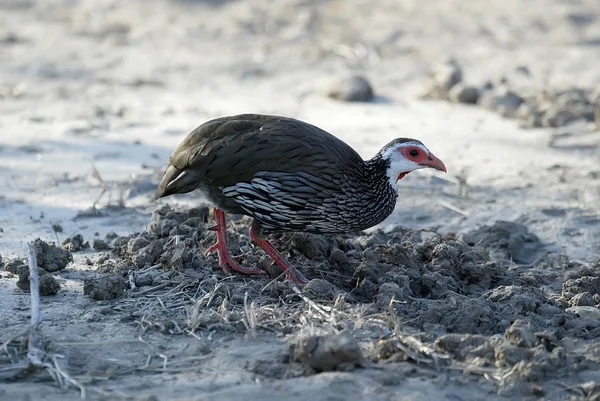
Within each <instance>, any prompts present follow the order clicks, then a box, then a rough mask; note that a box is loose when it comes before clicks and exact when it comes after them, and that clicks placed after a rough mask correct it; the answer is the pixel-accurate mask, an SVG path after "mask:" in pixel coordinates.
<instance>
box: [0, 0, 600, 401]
mask: <svg viewBox="0 0 600 401" xmlns="http://www.w3.org/2000/svg"><path fill="white" fill-rule="evenodd" d="M599 44H600V5H598V3H597V1H596V0H579V1H564V0H560V1H559V0H532V1H524V0H521V1H518V0H509V1H505V2H469V1H464V0H444V1H432V2H430V3H427V4H425V3H424V2H423V1H413V0H402V1H393V0H384V1H378V2H376V3H374V2H371V1H367V0H353V1H345V2H342V1H324V2H318V1H301V0H293V1H287V2H283V1H275V0H272V1H268V0H257V1H248V2H243V1H218V0H213V1H192V0H189V1H183V0H182V1H166V0H164V1H159V0H146V1H143V2H142V1H136V2H133V1H132V2H119V1H115V0H101V1H91V0H84V1H78V2H74V1H67V0H51V1H43V2H42V1H38V2H35V1H26V0H5V1H2V2H0V188H2V189H1V190H0V254H1V256H2V259H3V261H4V262H5V263H6V262H9V261H12V260H14V259H24V258H25V257H26V252H25V245H26V243H27V242H28V241H32V240H34V239H36V238H40V239H42V240H43V241H46V242H51V241H54V242H59V243H62V242H63V241H64V240H65V239H67V238H68V237H70V236H71V235H74V234H82V235H83V238H84V240H85V241H89V242H90V244H93V242H94V239H105V238H106V235H107V234H109V233H112V232H114V233H116V238H115V236H112V235H110V236H109V237H110V238H109V239H108V240H107V242H108V243H109V245H110V247H112V251H94V250H92V249H84V250H81V251H77V252H74V253H73V257H74V260H73V262H72V263H70V264H68V266H67V267H66V269H64V270H62V268H61V270H60V271H57V272H54V273H52V274H54V275H55V276H56V278H57V280H58V282H59V283H60V285H61V289H60V291H59V292H58V294H57V295H55V296H50V297H43V299H42V318H43V326H42V330H43V332H44V335H45V336H46V337H47V339H48V340H49V341H50V343H49V344H50V345H48V350H49V355H50V354H52V353H55V354H61V355H64V356H65V357H66V358H65V359H64V362H62V363H63V364H64V366H65V369H67V370H68V371H69V372H71V373H70V374H71V375H72V377H73V378H75V379H76V381H78V382H80V383H81V384H82V386H84V387H85V388H86V390H87V398H89V399H111V400H113V399H139V400H142V399H143V400H151V399H158V400H191V399H195V400H200V399H202V400H204V399H206V400H237V399H244V400H259V399H267V400H269V399H289V400H301V399H302V400H304V399H309V398H314V399H327V400H338V399H339V400H342V399H366V400H388V399H389V400H392V399H393V400H400V399H402V400H431V399H449V400H450V399H453V400H475V399H523V398H527V397H530V398H532V399H534V398H542V399H544V398H545V399H569V397H582V399H583V398H585V397H590V398H591V397H594V396H595V397H598V396H599V395H598V394H600V390H599V388H600V375H599V374H598V373H597V372H598V371H599V369H600V366H599V364H600V340H598V338H600V318H598V314H597V310H598V307H597V306H598V305H599V304H600V281H598V280H600V279H599V278H598V277H599V276H600V271H599V270H600V267H599V265H598V263H597V262H594V261H595V259H596V258H598V256H600V153H599V150H598V146H599V144H600V136H599V135H598V132H595V131H594V123H593V122H590V121H587V122H586V121H575V122H573V123H570V124H564V125H562V126H559V127H554V128H552V127H541V128H534V129H526V128H523V127H522V124H520V123H519V121H517V120H516V119H514V118H505V117H503V116H502V115H500V114H502V113H496V112H492V111H490V110H486V108H485V107H477V106H470V105H464V104H457V103H453V102H447V101H444V100H431V99H423V98H422V95H423V93H425V91H426V88H427V87H428V85H429V79H430V74H431V72H432V71H436V68H439V67H438V66H439V65H440V64H441V63H443V62H445V61H447V60H448V59H449V58H450V57H452V58H454V59H455V60H456V61H457V62H458V63H459V64H460V66H461V67H462V73H463V80H464V81H466V82H468V83H469V84H470V85H475V86H477V87H483V85H484V84H485V83H486V82H488V81H490V82H492V83H493V84H494V85H496V86H497V85H498V82H501V81H502V78H503V77H506V79H507V80H508V83H509V85H510V87H511V88H512V89H514V90H516V91H518V92H519V93H522V94H523V96H531V97H532V98H536V99H538V98H543V97H544V96H545V95H544V94H545V93H547V92H548V91H550V92H552V91H558V90H565V89H570V88H582V89H584V90H589V92H590V95H589V98H591V99H592V101H594V99H599V98H600V92H598V91H597V87H598V84H599V83H600V69H599V68H598V60H599V59H600V46H599ZM525 70H526V71H527V73H526V74H523V73H522V72H523V71H525ZM350 72H352V73H360V74H363V75H365V76H366V77H368V79H369V80H370V82H371V83H372V85H373V87H374V89H375V92H376V95H377V97H376V99H375V101H373V102H367V103H364V102H352V103H350V102H343V101H338V100H334V99H330V98H328V97H327V96H326V95H325V93H326V91H327V87H328V85H330V84H331V82H334V81H335V80H336V79H337V78H339V77H341V76H344V75H346V74H348V73H350ZM540 102H541V100H540ZM565 107H566V106H565ZM243 112H255V113H273V114H280V115H287V116H291V117H295V118H300V119H303V120H306V121H308V122H311V123H313V124H315V125H318V126H320V127H321V128H323V129H326V130H327V131H329V132H331V133H333V134H335V135H337V136H338V137H340V138H342V139H343V140H345V141H346V142H347V143H349V144H350V145H351V146H353V147H354V148H355V149H356V150H357V151H358V152H359V153H360V154H361V155H363V156H364V157H365V158H367V157H370V156H372V155H373V154H374V153H375V152H377V150H379V148H380V147H381V146H382V145H384V144H385V143H387V142H388V141H389V140H391V139H393V138H395V137H398V136H410V137H416V138H418V139H420V140H422V141H423V142H424V143H425V144H426V145H427V146H428V147H429V148H430V149H431V150H432V151H433V152H435V154H436V155H437V156H438V157H440V158H441V159H442V160H444V162H445V163H446V165H447V166H448V169H449V174H448V176H445V177H441V176H440V175H438V174H437V173H435V172H429V171H424V172H418V173H415V174H412V175H410V176H408V177H407V178H405V179H404V180H403V181H402V185H401V187H402V193H401V195H400V197H399V201H398V205H397V208H396V211H395V212H394V214H393V215H392V216H391V217H390V218H389V219H388V220H386V222H385V223H384V224H383V225H382V227H379V228H382V229H385V230H386V232H385V233H382V232H379V233H377V232H375V233H367V234H363V235H361V236H358V237H352V236H350V237H344V238H342V239H339V238H338V239H322V238H318V237H305V236H299V237H298V236H296V237H292V238H287V237H283V238H279V237H278V238H277V239H276V241H277V242H278V246H279V247H280V248H282V249H284V251H285V252H287V254H288V255H290V257H291V259H292V260H293V261H294V263H296V264H297V265H298V267H299V268H300V269H301V270H302V271H304V272H306V273H307V276H308V277H309V278H315V279H317V281H315V283H316V284H311V286H312V287H311V289H312V290H311V289H309V290H311V291H312V292H311V291H309V290H302V291H300V292H301V294H302V296H300V295H299V294H298V293H297V292H295V290H294V288H293V286H289V285H288V284H286V283H280V282H278V281H276V282H272V281H271V279H267V278H257V279H256V280H254V279H248V278H245V277H239V276H236V277H234V278H226V277H224V276H223V275H222V274H221V272H220V271H219V269H218V266H217V265H216V261H215V259H214V257H213V256H210V257H207V258H205V257H203V256H202V252H201V250H202V247H206V246H208V245H210V240H211V239H212V237H211V235H212V234H210V233H208V232H206V231H205V230H204V228H203V227H204V226H203V225H204V224H205V222H206V221H207V218H208V216H206V215H205V214H204V212H202V213H199V214H197V215H193V214H186V213H189V212H187V211H186V210H187V209H188V208H190V207H195V206H197V205H199V204H200V203H201V199H198V197H197V196H184V197H180V198H178V199H174V198H173V199H167V200H163V201H160V202H151V200H150V193H151V192H152V191H153V189H154V187H155V185H156V183H157V179H158V177H159V175H160V172H161V170H162V169H163V168H164V166H165V163H166V161H167V158H168V156H169V154H170V153H171V151H172V149H173V148H174V147H175V146H176V145H177V144H178V143H179V141H180V140H181V139H182V138H183V137H184V136H185V135H186V134H187V133H188V132H189V131H190V130H191V129H193V128H195V127H196V126H198V125H199V124H201V123H203V122H204V121H206V120H208V119H210V118H214V117H218V116H222V115H229V114H237V113H243ZM460 182H463V183H465V182H466V184H461V185H459V183H460ZM465 188H467V189H468V195H465V194H464V192H463V193H461V189H462V190H464V189H465ZM167 203H168V204H170V205H171V206H173V207H174V208H176V210H178V212H177V213H179V214H177V215H176V216H175V215H171V216H170V217H165V213H168V212H165V210H164V209H159V211H158V212H157V211H155V209H156V208H157V207H159V206H161V205H164V204H167ZM177 207H179V208H180V209H177ZM153 211H154V212H155V213H154V215H153V216H151V215H152V212H153ZM173 216H175V217H173ZM198 216H200V217H198ZM188 218H196V219H197V220H194V221H195V223H196V224H197V225H198V227H199V228H197V227H192V228H190V224H191V223H189V221H188V222H187V223H189V224H186V220H187V219H188ZM161 219H162V220H165V221H166V220H170V221H168V222H166V223H165V221H162V220H161ZM198 219H200V220H198ZM497 221H510V222H513V223H515V224H513V225H510V224H509V225H506V223H496V222H497ZM246 224H247V221H245V220H241V221H239V222H237V223H236V230H238V231H239V232H240V233H242V232H243V229H245V228H246V226H245V225H246ZM53 225H60V227H61V230H59V232H55V230H54V229H53ZM486 226H487V227H488V228H485V227H486ZM164 227H167V228H168V229H164ZM482 227H484V228H482ZM163 229H164V230H163ZM422 229H426V230H429V231H427V232H428V233H429V234H428V235H425V234H423V233H422V232H421V231H420V230H422ZM161 230H162V231H161ZM165 230H166V231H165ZM171 230H175V231H171ZM194 230H197V231H194ZM411 230H413V231H411ZM191 232H195V233H196V234H195V236H192V237H190V238H188V239H186V241H184V242H183V245H181V244H178V246H179V248H177V249H180V250H181V252H183V254H185V255H187V256H186V257H183V256H182V254H181V253H180V254H179V256H177V257H176V256H174V254H173V252H174V251H173V249H174V248H173V244H174V241H173V236H174V235H183V236H184V237H186V235H187V234H190V233H191ZM232 232H233V231H232ZM438 233H439V234H438ZM447 234H451V235H447ZM456 236H458V239H456ZM140 238H141V239H142V240H143V241H146V243H144V244H142V245H140V244H139V243H137V242H135V241H138V242H139V241H140ZM294 238H296V240H294ZM298 238H300V239H301V240H298ZM161 241H162V242H161ZM236 241H237V240H236ZM407 241H408V243H407ZM136 244H137V245H136ZM157 244H158V245H157ZM239 244H240V246H241V248H242V250H244V251H245V252H246V253H247V255H246V258H247V260H248V261H251V262H252V261H253V262H256V263H262V264H265V263H266V262H265V261H264V258H262V257H261V256H260V255H261V254H260V252H259V251H257V250H256V249H254V248H252V247H251V245H250V244H249V242H248V238H247V237H244V236H240V239H239ZM307 244H308V245H307ZM311 244H313V245H311ZM314 244H325V245H322V246H320V245H319V246H318V245H314ZM152 247H154V248H152ZM142 248H143V249H142ZM151 248H152V249H151ZM155 248H156V249H155ZM159 248H160V249H159ZM313 248H314V249H313ZM307 249H308V250H307ZM315 249H316V250H315ZM140 252H144V253H143V254H140ZM340 254H343V255H344V256H340ZM474 254H475V255H479V256H476V257H474V256H473V255H474ZM104 255H108V256H110V259H109V260H106V258H105V257H104ZM194 255H197V256H194ZM253 258H254V259H253ZM88 260H89V262H88ZM129 271H132V272H133V273H132V274H133V275H134V276H135V277H138V278H139V276H142V275H144V274H146V275H148V274H151V275H152V277H153V278H152V280H150V281H148V282H147V283H146V284H147V285H146V287H144V286H141V285H140V287H139V288H138V291H135V290H133V289H131V288H129V289H128V290H127V291H125V294H124V295H121V296H119V297H117V299H113V300H100V301H98V300H95V299H93V298H94V297H93V296H92V297H90V295H89V294H86V295H84V288H83V287H84V280H86V279H87V280H90V279H98V278H100V279H106V277H114V275H115V274H116V276H119V277H125V280H123V284H126V282H127V280H126V279H127V277H128V272H129ZM0 274H1V278H0V304H1V305H2V308H1V309H0V327H2V329H1V331H0V333H1V336H0V340H1V341H2V342H3V343H4V342H5V341H6V343H5V346H4V347H3V349H2V350H0V352H2V353H3V356H2V358H3V359H0V363H1V365H0V368H5V367H6V368H7V369H8V367H10V365H11V364H14V363H17V362H18V361H17V359H18V356H19V355H20V354H19V350H20V348H19V346H18V345H14V344H13V343H9V342H8V341H9V340H11V339H12V338H14V337H15V336H18V335H20V334H22V333H23V332H24V331H25V330H26V329H27V327H28V324H29V317H30V312H29V294H28V293H27V292H25V291H22V290H21V289H19V288H17V286H16V285H15V283H16V282H17V275H16V274H12V273H10V272H8V271H2V272H1V273H0ZM107 275H108V276H107ZM110 275H113V276H110ZM276 275H277V273H276V272H273V274H272V276H273V277H275V276H276ZM135 280H137V279H134V281H135ZM323 280H325V281H323ZM119 283H120V282H118V283H117V286H118V285H120V284H119ZM325 283H329V285H330V286H331V287H329V286H327V285H326V284H325ZM323 286H325V287H323ZM313 287H314V288H313ZM140 288H141V289H142V290H141V291H140V290H139V289H140ZM144 288H146V289H149V290H148V291H147V292H144V291H145V290H144ZM323 288H325V289H323ZM86 292H89V291H86ZM390 294H392V295H393V296H392V295H390ZM109 298H110V297H109ZM581 307H584V308H585V307H587V308H588V309H587V310H585V311H584V310H582V309H581ZM572 308H576V309H572ZM577 308H580V309H577ZM194 311H195V312H194ZM584 312H585V313H584ZM194 313H195V314H196V315H194ZM584 315H585V316H584ZM194 316H196V317H194ZM198 316H200V317H198ZM165 322H167V323H165ZM173 322H176V323H173ZM165 325H166V326H165ZM341 330H348V331H349V332H350V333H351V334H352V335H353V336H354V337H355V338H356V339H357V340H358V344H359V346H360V347H361V348H362V351H363V354H364V358H365V360H366V362H364V363H363V362H361V363H357V365H361V366H358V367H357V368H356V369H348V367H347V366H346V365H345V364H342V365H343V366H344V368H342V367H340V366H338V365H335V366H334V368H333V371H330V372H323V373H318V374H316V373H317V371H318V370H320V369H315V368H314V366H313V367H312V368H307V363H306V361H304V360H303V359H302V357H296V356H295V354H294V352H293V351H289V344H293V343H295V342H296V341H297V340H298V339H302V338H306V336H310V335H320V334H331V333H337V332H339V331H341ZM515 333H517V334H515ZM7 344H13V345H10V346H9V345H7ZM11 347H12V348H11ZM386 347H387V348H386ZM11 350H12V351H11ZM11 352H12V354H11ZM4 353H5V354H6V355H4ZM300 354H301V352H300ZM303 361H304V362H303ZM367 362H368V363H367ZM308 365H310V363H308ZM326 370H329V369H326ZM2 372H4V371H2ZM1 377H2V378H4V377H5V376H4V375H3V376H1ZM79 397H80V393H79V390H78V389H77V388H76V387H74V386H71V387H69V388H68V389H61V388H60V386H59V385H58V384H57V383H56V382H54V381H52V380H51V379H50V378H49V377H48V376H45V375H44V374H43V372H42V373H40V374H39V375H37V376H36V377H28V378H24V377H19V378H18V379H16V380H12V381H4V380H3V381H2V382H0V398H2V399H7V400H8V399H24V400H25V399H36V400H38V399H39V400H59V399H60V400H70V399H78V398H79ZM153 397H154V398H153Z"/></svg>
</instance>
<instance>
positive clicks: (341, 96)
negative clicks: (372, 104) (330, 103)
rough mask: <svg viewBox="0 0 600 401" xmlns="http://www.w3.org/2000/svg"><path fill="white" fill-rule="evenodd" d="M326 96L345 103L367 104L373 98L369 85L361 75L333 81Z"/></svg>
mask: <svg viewBox="0 0 600 401" xmlns="http://www.w3.org/2000/svg"><path fill="white" fill-rule="evenodd" d="M327 96H329V97H330V98H332V99H337V100H344V101H347V102H369V101H371V100H373V98H374V97H375V96H374V93H373V88H372V86H371V84H370V83H369V81H368V80H367V78H365V77H364V76H362V75H352V76H349V77H344V78H341V79H338V80H336V81H334V82H333V83H332V84H331V85H330V87H329V90H328V92H327Z"/></svg>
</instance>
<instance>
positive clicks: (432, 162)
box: [421, 153, 448, 173]
mask: <svg viewBox="0 0 600 401" xmlns="http://www.w3.org/2000/svg"><path fill="white" fill-rule="evenodd" d="M421 166H426V167H431V168H434V169H436V170H440V171H443V172H444V173H447V172H448V170H446V165H445V164H444V162H443V161H441V160H440V159H438V158H437V157H436V156H435V155H434V154H433V153H429V156H428V157H427V159H425V160H424V161H423V162H421Z"/></svg>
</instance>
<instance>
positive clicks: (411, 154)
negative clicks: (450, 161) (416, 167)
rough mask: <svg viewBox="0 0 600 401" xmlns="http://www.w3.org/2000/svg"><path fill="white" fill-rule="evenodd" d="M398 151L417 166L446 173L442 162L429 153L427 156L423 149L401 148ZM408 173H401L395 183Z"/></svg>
mask: <svg viewBox="0 0 600 401" xmlns="http://www.w3.org/2000/svg"><path fill="white" fill-rule="evenodd" d="M398 151H400V152H401V153H402V155H403V156H404V157H406V158H407V159H408V160H410V161H413V162H415V163H417V164H420V165H421V166H424V167H431V168H434V169H436V170H440V171H443V172H444V173H446V172H447V170H446V165H445V164H444V162H442V161H441V160H440V159H438V158H437V157H436V156H435V155H434V154H433V153H431V152H429V154H427V152H426V151H424V150H423V149H421V148H420V147H418V146H402V147H399V148H398ZM409 172H410V171H406V172H404V173H401V174H400V175H399V176H398V179H397V180H396V181H399V180H401V179H402V178H404V176H406V174H408V173H409Z"/></svg>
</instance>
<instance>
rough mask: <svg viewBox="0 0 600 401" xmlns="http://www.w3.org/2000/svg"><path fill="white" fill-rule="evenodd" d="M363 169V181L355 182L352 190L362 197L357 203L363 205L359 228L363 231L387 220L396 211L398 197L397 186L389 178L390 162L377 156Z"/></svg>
mask: <svg viewBox="0 0 600 401" xmlns="http://www.w3.org/2000/svg"><path fill="white" fill-rule="evenodd" d="M363 167H364V168H363V169H362V174H360V175H361V179H360V180H359V182H356V181H355V182H354V185H355V187H354V188H353V189H352V190H353V191H358V192H359V193H360V195H361V196H360V200H358V201H357V202H359V203H361V207H360V210H361V216H360V219H359V220H360V221H361V227H357V228H358V229H361V230H363V229H366V228H369V227H372V226H374V225H376V224H379V223H381V222H382V221H383V220H385V219H386V218H387V217H388V216H389V215H390V214H391V213H392V212H393V211H394V208H395V206H396V198H397V196H398V193H397V191H396V186H395V185H392V183H391V182H390V179H389V177H388V169H389V161H387V160H385V159H383V158H382V157H381V156H380V155H376V156H375V157H373V158H372V159H370V160H367V161H365V162H364V166H363ZM394 184H395V183H394ZM355 193H356V192H355Z"/></svg>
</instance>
